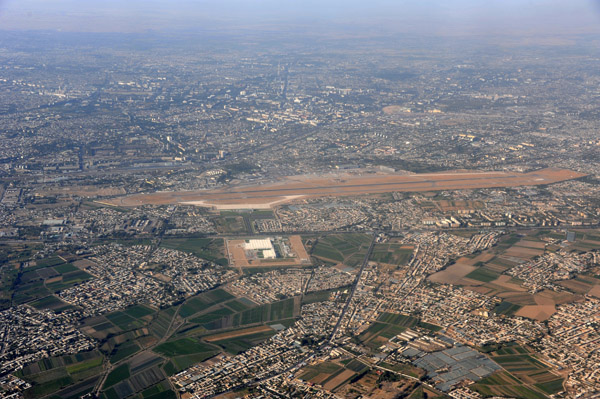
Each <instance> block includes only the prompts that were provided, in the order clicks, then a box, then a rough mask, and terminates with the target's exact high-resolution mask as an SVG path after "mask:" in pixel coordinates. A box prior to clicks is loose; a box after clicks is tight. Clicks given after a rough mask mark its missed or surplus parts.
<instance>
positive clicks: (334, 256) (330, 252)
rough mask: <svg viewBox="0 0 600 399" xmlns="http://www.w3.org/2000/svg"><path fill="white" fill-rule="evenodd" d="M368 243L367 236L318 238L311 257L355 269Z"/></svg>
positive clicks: (336, 235) (342, 235)
mask: <svg viewBox="0 0 600 399" xmlns="http://www.w3.org/2000/svg"><path fill="white" fill-rule="evenodd" d="M370 243H371V237H370V236H369V235H367V234H360V233H353V234H331V235H328V236H325V237H322V238H319V240H318V241H317V243H316V244H315V246H314V247H313V250H312V255H313V256H314V257H317V258H321V259H323V260H326V261H332V262H337V263H343V264H345V265H347V266H351V267H355V266H358V265H359V264H361V263H362V261H363V260H364V258H365V255H366V253H367V250H368V248H369V245H370ZM411 252H412V251H411Z"/></svg>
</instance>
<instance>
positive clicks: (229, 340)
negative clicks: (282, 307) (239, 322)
mask: <svg viewBox="0 0 600 399" xmlns="http://www.w3.org/2000/svg"><path fill="white" fill-rule="evenodd" d="M276 333H277V331H275V330H274V329H272V328H269V327H267V326H262V327H252V328H247V329H244V330H235V331H232V332H230V333H223V334H218V335H216V336H210V337H205V339H206V340H210V342H211V343H214V344H215V345H219V346H220V347H221V348H223V349H224V350H225V351H226V352H229V353H231V354H232V355H237V354H238V353H240V352H243V351H246V350H248V349H250V348H252V347H253V346H256V345H258V344H259V343H261V342H263V341H265V340H267V339H269V338H271V337H272V336H273V335H275V334H276Z"/></svg>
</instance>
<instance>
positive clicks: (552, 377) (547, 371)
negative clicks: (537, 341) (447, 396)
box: [476, 344, 564, 398]
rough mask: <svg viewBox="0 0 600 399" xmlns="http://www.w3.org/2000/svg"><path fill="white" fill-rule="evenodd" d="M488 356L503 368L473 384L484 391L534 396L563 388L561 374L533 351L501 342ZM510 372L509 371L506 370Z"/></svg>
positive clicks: (556, 391) (551, 392) (506, 394)
mask: <svg viewBox="0 0 600 399" xmlns="http://www.w3.org/2000/svg"><path fill="white" fill-rule="evenodd" d="M489 356H490V358H491V359H492V360H494V361H495V362H496V363H498V364H500V365H501V366H502V367H503V368H504V369H505V370H506V372H501V373H495V374H493V375H491V376H488V377H487V378H484V379H483V380H481V381H479V382H478V384H476V390H477V391H478V392H480V393H482V394H483V393H485V394H490V393H492V394H496V395H503V396H515V395H516V394H517V393H518V392H520V393H519V394H520V395H525V396H524V397H530V398H536V397H544V395H551V394H555V393H558V392H560V391H562V390H563V385H562V384H563V380H564V378H562V377H561V376H559V375H557V374H555V373H554V372H553V371H552V369H551V368H550V367H549V366H547V365H546V364H545V363H543V362H541V361H540V360H538V359H537V358H536V355H535V353H533V352H532V351H531V350H529V349H528V348H526V347H522V346H520V345H517V344H509V345H504V346H501V347H499V348H497V349H496V350H494V351H493V352H491V353H489ZM509 373H510V374H509Z"/></svg>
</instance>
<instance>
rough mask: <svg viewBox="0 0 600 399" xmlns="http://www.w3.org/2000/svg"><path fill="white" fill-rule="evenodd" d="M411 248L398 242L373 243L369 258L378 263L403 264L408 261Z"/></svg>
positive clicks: (410, 255) (411, 251)
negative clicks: (403, 246)
mask: <svg viewBox="0 0 600 399" xmlns="http://www.w3.org/2000/svg"><path fill="white" fill-rule="evenodd" d="M412 253H413V250H412V249H411V248H402V245H400V244H375V246H374V247H373V253H372V254H371V258H370V260H372V261H375V262H379V263H388V264H394V265H405V264H407V263H408V261H410V258H411V257H412Z"/></svg>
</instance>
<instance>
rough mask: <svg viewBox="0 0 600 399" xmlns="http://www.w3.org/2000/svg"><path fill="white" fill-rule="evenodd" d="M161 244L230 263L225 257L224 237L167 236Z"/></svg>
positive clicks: (219, 261)
mask: <svg viewBox="0 0 600 399" xmlns="http://www.w3.org/2000/svg"><path fill="white" fill-rule="evenodd" d="M160 246H161V247H164V248H169V249H176V250H178V251H184V252H190V253H192V254H194V255H196V256H198V257H200V258H202V259H206V260H209V261H211V262H214V263H216V264H218V265H221V266H227V265H228V264H229V262H228V261H227V258H226V257H225V242H224V241H223V239H222V238H167V239H164V240H162V242H161V244H160Z"/></svg>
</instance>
